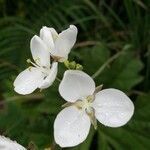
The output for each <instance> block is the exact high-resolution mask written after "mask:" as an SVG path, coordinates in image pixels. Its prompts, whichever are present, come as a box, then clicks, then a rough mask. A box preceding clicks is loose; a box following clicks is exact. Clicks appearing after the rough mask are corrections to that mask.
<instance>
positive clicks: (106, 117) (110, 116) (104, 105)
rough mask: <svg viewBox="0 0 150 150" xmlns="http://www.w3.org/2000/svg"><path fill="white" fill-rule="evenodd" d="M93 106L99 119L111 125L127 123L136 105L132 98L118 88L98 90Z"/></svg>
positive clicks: (118, 125) (116, 125)
mask: <svg viewBox="0 0 150 150" xmlns="http://www.w3.org/2000/svg"><path fill="white" fill-rule="evenodd" d="M93 107H94V109H95V115H96V118H97V119H98V121H99V122H101V123H102V124H104V125H106V126H110V127H120V126H123V125H125V124H126V123H127V122H128V121H129V120H130V118H131V117H132V115H133V113H134V105H133V103H132V101H131V100H130V98H129V97H128V96H126V95H125V93H123V92H122V91H120V90H117V89H105V90H102V91H100V92H98V93H97V94H96V98H95V101H94V102H93Z"/></svg>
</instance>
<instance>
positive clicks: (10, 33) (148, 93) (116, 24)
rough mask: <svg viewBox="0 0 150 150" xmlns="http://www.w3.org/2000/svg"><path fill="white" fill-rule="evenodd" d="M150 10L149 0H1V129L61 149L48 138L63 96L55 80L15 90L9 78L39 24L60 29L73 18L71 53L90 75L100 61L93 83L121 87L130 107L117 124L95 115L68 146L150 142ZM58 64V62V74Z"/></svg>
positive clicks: (122, 149) (116, 148)
mask: <svg viewBox="0 0 150 150" xmlns="http://www.w3.org/2000/svg"><path fill="white" fill-rule="evenodd" d="M149 17H150V16H149V0H122V1H120V0H111V1H110V0H0V134H1V135H5V136H7V137H10V138H11V139H12V140H17V141H18V143H20V144H22V145H23V146H25V147H28V145H30V146H31V145H32V146H33V147H35V148H33V149H39V150H43V149H44V148H46V147H50V146H51V148H52V147H53V149H56V150H57V149H58V150H59V149H61V148H60V147H59V146H57V145H55V144H54V138H53V122H54V119H55V117H56V115H57V114H58V112H59V111H60V110H61V105H62V104H63V103H65V101H63V100H62V98H61V97H60V96H59V93H58V90H57V89H58V84H59V82H58V81H55V83H54V85H53V86H51V87H50V88H48V89H46V90H44V91H42V92H39V91H38V90H37V91H36V92H34V93H33V94H30V95H27V96H21V95H18V94H17V93H15V92H14V90H13V81H14V79H15V78H16V76H17V75H18V73H19V72H20V71H22V70H24V69H25V68H26V67H27V66H28V64H27V63H26V60H27V59H28V58H31V54H30V48H29V43H30V39H31V37H32V36H33V35H34V34H39V30H40V29H41V27H42V26H49V27H53V28H55V29H56V30H57V31H61V30H64V29H66V28H68V26H69V25H70V24H75V25H76V26H77V27H78V29H79V33H78V39H77V43H76V45H75V47H74V48H73V50H72V51H71V54H70V57H69V58H70V60H71V61H73V60H75V61H76V62H78V63H80V64H82V65H83V67H84V71H85V72H87V73H88V74H90V75H93V74H94V73H95V72H97V70H99V69H100V72H99V73H98V74H97V76H96V77H95V79H94V80H95V81H96V84H97V85H100V84H104V88H109V87H112V88H118V89H120V90H122V91H124V92H125V93H127V94H128V95H129V96H130V98H131V99H132V100H133V102H134V104H135V113H134V116H133V118H132V119H131V121H130V122H129V123H128V124H127V125H125V126H124V127H121V128H108V127H105V126H103V125H101V124H100V123H99V124H98V130H97V131H94V129H93V127H92V128H91V131H90V134H89V136H88V138H87V140H86V141H85V142H84V143H83V144H81V145H79V146H77V147H74V148H70V149H71V150H127V149H128V150H149V149H150V50H149V47H150V45H149V19H150V18H149ZM64 70H65V67H64V65H63V64H61V65H59V74H58V77H59V78H62V75H63V72H64Z"/></svg>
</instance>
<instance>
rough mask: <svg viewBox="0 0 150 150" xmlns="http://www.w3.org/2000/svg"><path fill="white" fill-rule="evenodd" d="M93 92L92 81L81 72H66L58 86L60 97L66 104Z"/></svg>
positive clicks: (93, 84)
mask: <svg viewBox="0 0 150 150" xmlns="http://www.w3.org/2000/svg"><path fill="white" fill-rule="evenodd" d="M94 91H95V83H94V81H93V79H92V78H91V77H90V76H89V75H88V74H86V73H84V72H83V71H79V70H67V71H66V72H65V73H64V77H63V79H62V81H61V83H60V85H59V93H60V95H61V96H62V97H63V98H64V99H65V100H66V101H68V102H75V101H76V100H78V99H82V98H85V97H87V96H89V95H92V94H93V93H94Z"/></svg>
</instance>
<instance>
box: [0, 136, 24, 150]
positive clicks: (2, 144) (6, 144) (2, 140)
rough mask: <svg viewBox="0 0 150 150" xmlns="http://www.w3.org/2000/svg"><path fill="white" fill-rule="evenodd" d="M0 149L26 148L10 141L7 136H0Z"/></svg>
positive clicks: (14, 149)
mask: <svg viewBox="0 0 150 150" xmlns="http://www.w3.org/2000/svg"><path fill="white" fill-rule="evenodd" d="M0 150H26V148H24V147H23V146H21V145H20V144H18V143H17V142H16V141H11V140H10V139H9V138H6V137H4V136H0Z"/></svg>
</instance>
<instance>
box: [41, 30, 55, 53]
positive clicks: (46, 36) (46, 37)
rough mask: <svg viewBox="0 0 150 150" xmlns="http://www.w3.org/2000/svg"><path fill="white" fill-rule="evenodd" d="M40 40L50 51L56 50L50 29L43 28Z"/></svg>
mask: <svg viewBox="0 0 150 150" xmlns="http://www.w3.org/2000/svg"><path fill="white" fill-rule="evenodd" d="M40 38H41V39H42V40H43V41H44V43H45V44H46V45H47V47H48V50H49V51H51V50H52V49H53V48H54V41H53V37H52V33H51V30H50V29H49V28H48V27H43V28H42V29H41V30H40Z"/></svg>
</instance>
